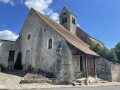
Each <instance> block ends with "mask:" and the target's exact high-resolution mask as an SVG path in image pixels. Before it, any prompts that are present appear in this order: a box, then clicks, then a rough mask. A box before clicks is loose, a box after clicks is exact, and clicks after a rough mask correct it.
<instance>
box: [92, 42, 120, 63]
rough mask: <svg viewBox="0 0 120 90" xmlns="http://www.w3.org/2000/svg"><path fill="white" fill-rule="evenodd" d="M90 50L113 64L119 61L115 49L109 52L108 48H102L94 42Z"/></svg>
mask: <svg viewBox="0 0 120 90" xmlns="http://www.w3.org/2000/svg"><path fill="white" fill-rule="evenodd" d="M90 49H92V50H93V51H94V52H96V53H97V54H99V55H100V56H101V57H103V58H105V59H107V60H109V61H111V62H114V63H116V62H117V60H118V59H117V55H116V52H115V50H114V49H111V50H109V49H107V48H106V47H101V46H100V45H99V44H98V43H95V42H92V44H91V45H90ZM119 55H120V54H119Z"/></svg>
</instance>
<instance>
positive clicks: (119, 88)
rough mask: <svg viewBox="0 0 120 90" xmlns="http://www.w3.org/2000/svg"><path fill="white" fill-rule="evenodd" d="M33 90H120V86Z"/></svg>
mask: <svg viewBox="0 0 120 90" xmlns="http://www.w3.org/2000/svg"><path fill="white" fill-rule="evenodd" d="M32 90H120V86H106V87H77V88H76V87H75V88H50V89H32Z"/></svg>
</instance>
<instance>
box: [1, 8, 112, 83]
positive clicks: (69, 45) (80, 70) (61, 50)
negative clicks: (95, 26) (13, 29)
mask: <svg viewBox="0 0 120 90" xmlns="http://www.w3.org/2000/svg"><path fill="white" fill-rule="evenodd" d="M91 42H95V43H99V44H100V45H101V46H103V47H104V44H103V43H102V42H100V41H99V40H97V39H95V38H93V37H91V36H90V35H89V34H87V33H86V32H85V31H83V30H82V29H81V28H80V27H78V25H77V17H76V16H75V15H74V14H73V13H72V12H71V11H70V10H69V9H67V8H66V7H64V8H63V10H62V11H61V14H60V16H59V23H57V22H55V21H53V20H51V19H50V18H48V17H47V16H45V15H43V14H41V13H40V12H38V11H37V10H35V9H33V8H31V10H30V12H29V14H28V16H27V18H26V20H25V22H24V24H23V26H22V28H21V31H20V33H19V37H18V38H17V40H16V41H8V40H0V63H1V64H3V65H4V66H5V67H9V66H13V65H14V63H15V61H16V58H17V55H18V53H19V52H21V53H22V65H23V67H24V68H23V69H24V70H26V69H27V68H28V66H29V65H31V66H32V67H33V68H34V69H35V70H42V71H45V72H51V73H53V74H54V75H55V76H56V81H57V83H65V82H67V83H71V82H72V81H74V80H75V79H77V78H80V77H86V78H88V76H89V75H90V76H95V77H96V76H97V74H99V75H98V76H100V77H103V78H107V79H109V78H110V79H111V77H105V74H106V75H108V73H109V72H108V71H106V69H107V68H106V67H105V68H104V69H103V67H102V65H103V64H106V63H105V62H107V61H104V60H103V61H104V62H103V61H102V63H99V65H97V66H99V67H97V66H96V64H98V62H96V61H97V60H98V59H100V56H99V55H98V54H96V53H95V52H94V51H92V50H91V49H90V48H89V45H90V43H91ZM100 65H101V66H100ZM106 65H108V64H106ZM100 67H102V68H101V69H100ZM101 70H102V71H103V70H104V71H103V72H101ZM104 72H106V73H104ZM101 73H102V74H101ZM103 73H104V75H103ZM110 74H111V73H110Z"/></svg>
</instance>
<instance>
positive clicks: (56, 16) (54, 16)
mask: <svg viewBox="0 0 120 90" xmlns="http://www.w3.org/2000/svg"><path fill="white" fill-rule="evenodd" d="M50 18H51V19H53V20H54V21H56V20H57V21H58V20H59V18H58V14H57V13H53V14H51V16H50Z"/></svg>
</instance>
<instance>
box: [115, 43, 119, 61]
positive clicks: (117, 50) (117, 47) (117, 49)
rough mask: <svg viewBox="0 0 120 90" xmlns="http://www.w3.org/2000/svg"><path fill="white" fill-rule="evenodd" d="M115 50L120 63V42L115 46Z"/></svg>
mask: <svg viewBox="0 0 120 90" xmlns="http://www.w3.org/2000/svg"><path fill="white" fill-rule="evenodd" d="M114 50H115V53H116V54H117V58H118V63H120V42H118V44H117V45H116V46H115V48H114Z"/></svg>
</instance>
